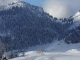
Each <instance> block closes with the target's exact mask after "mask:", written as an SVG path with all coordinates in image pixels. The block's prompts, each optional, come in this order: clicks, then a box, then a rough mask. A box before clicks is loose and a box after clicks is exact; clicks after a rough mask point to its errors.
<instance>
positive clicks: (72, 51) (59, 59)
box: [10, 41, 80, 60]
mask: <svg viewBox="0 0 80 60" xmlns="http://www.w3.org/2000/svg"><path fill="white" fill-rule="evenodd" d="M42 47H43V52H38V50H37V49H39V48H40V47H39V46H36V47H32V48H29V50H28V52H26V53H25V56H24V57H17V58H14V59H10V60H79V59H80V43H78V44H66V43H64V42H63V41H56V42H54V43H50V44H47V45H44V46H42ZM33 48H34V49H33ZM32 49H33V51H30V50H32Z"/></svg>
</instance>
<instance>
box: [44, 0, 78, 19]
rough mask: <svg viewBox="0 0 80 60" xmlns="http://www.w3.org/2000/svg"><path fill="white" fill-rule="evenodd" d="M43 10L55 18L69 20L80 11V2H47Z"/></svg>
mask: <svg viewBox="0 0 80 60" xmlns="http://www.w3.org/2000/svg"><path fill="white" fill-rule="evenodd" d="M43 8H44V10H45V11H46V12H48V13H49V14H50V15H52V16H54V17H58V18H64V17H66V18H67V17H69V16H71V15H73V14H75V13H76V12H77V11H78V10H79V9H80V0H45V2H44V5H43Z"/></svg>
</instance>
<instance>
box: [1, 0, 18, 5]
mask: <svg viewBox="0 0 80 60" xmlns="http://www.w3.org/2000/svg"><path fill="white" fill-rule="evenodd" d="M15 1H18V0H0V5H6V4H8V3H11V2H15Z"/></svg>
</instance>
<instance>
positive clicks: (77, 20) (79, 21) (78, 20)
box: [69, 11, 80, 29]
mask: <svg viewBox="0 0 80 60" xmlns="http://www.w3.org/2000/svg"><path fill="white" fill-rule="evenodd" d="M71 18H74V20H73V24H72V26H70V28H69V29H73V28H74V29H75V27H78V26H79V25H80V11H78V12H77V13H76V14H74V15H73V16H72V17H71Z"/></svg>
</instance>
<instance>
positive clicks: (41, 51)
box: [37, 45, 44, 55]
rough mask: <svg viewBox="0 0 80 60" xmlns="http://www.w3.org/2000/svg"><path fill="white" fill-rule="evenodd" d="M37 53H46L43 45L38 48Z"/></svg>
mask: <svg viewBox="0 0 80 60" xmlns="http://www.w3.org/2000/svg"><path fill="white" fill-rule="evenodd" d="M37 53H38V54H40V55H44V54H43V47H42V45H40V46H39V48H38V49H37Z"/></svg>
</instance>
